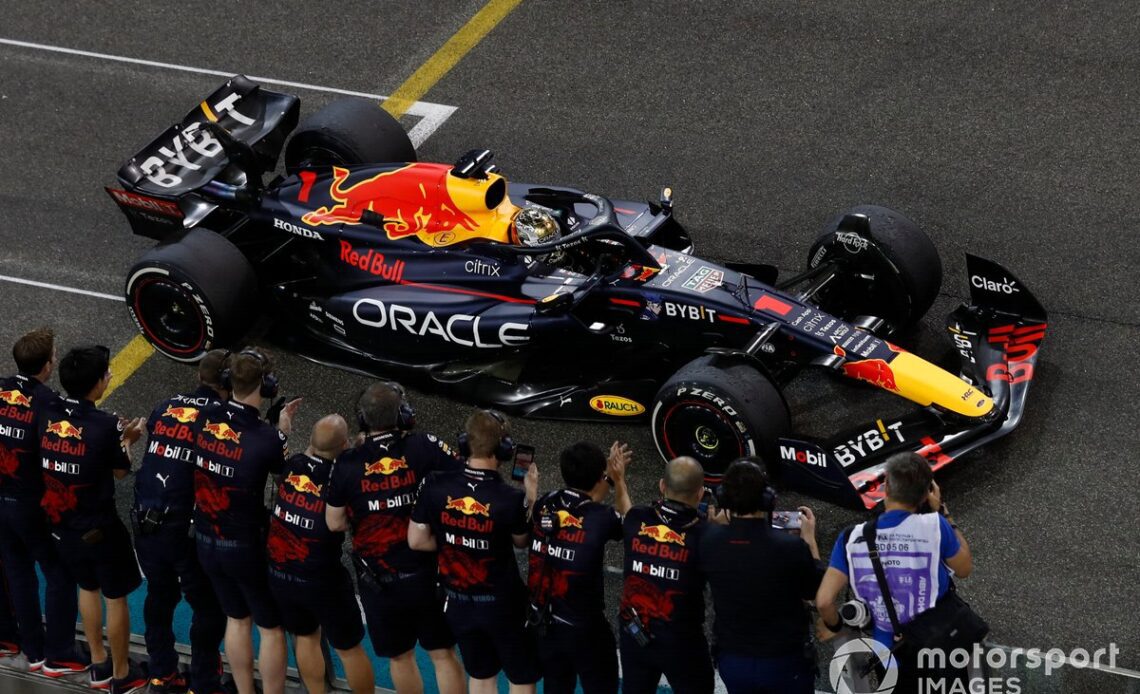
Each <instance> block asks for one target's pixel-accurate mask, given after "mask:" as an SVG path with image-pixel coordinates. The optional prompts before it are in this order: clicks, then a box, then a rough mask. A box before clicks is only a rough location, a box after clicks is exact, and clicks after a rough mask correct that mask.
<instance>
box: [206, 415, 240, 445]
mask: <svg viewBox="0 0 1140 694" xmlns="http://www.w3.org/2000/svg"><path fill="white" fill-rule="evenodd" d="M202 430H203V431H205V432H206V433H207V434H210V435H211V436H213V437H214V438H216V439H217V440H219V441H230V442H232V443H238V444H240V443H241V433H240V432H237V431H234V429H233V427H231V426H230V425H229V424H226V423H225V422H211V421H209V420H206V426H204V427H202Z"/></svg>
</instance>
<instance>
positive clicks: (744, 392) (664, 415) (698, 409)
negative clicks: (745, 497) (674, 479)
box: [651, 356, 791, 475]
mask: <svg viewBox="0 0 1140 694" xmlns="http://www.w3.org/2000/svg"><path fill="white" fill-rule="evenodd" d="M651 426H652V429H653V441H654V443H656V444H657V450H658V452H659V453H660V454H661V457H663V458H665V459H666V460H672V459H674V458H677V457H679V456H690V457H692V458H695V459H696V460H697V461H698V462H700V463H701V465H702V466H703V467H704V469H705V474H706V475H723V474H724V471H725V469H726V468H727V467H728V465H729V464H730V463H731V462H732V461H734V460H736V459H737V458H741V457H744V456H760V457H761V458H763V459H765V460H774V458H773V457H772V456H773V454H774V453H775V450H776V440H777V439H778V438H780V437H781V436H784V435H786V434H787V433H788V431H789V430H790V429H791V416H790V414H789V412H788V404H787V403H786V402H785V401H784V397H783V395H781V394H780V391H779V389H778V388H777V387H776V385H775V384H774V383H772V381H771V380H769V379H768V377H767V376H766V375H765V374H763V373H762V372H761V371H759V370H758V369H756V368H755V367H753V366H751V365H749V364H746V363H743V362H741V363H735V364H725V365H717V363H716V361H715V360H714V358H713V357H711V356H706V357H701V358H699V359H695V360H693V361H691V362H689V363H688V364H686V365H685V366H683V367H681V368H680V369H679V370H678V371H677V373H675V374H673V376H672V377H671V378H669V380H667V381H666V382H665V384H664V385H663V386H661V390H659V391H658V392H657V397H656V398H655V399H654V405H653V413H652V419H651Z"/></svg>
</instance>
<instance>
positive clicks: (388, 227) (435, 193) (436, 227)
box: [301, 164, 479, 240]
mask: <svg viewBox="0 0 1140 694" xmlns="http://www.w3.org/2000/svg"><path fill="white" fill-rule="evenodd" d="M448 170H449V167H446V166H443V165H440V164H408V165H407V166H404V167H401V168H399V169H396V170H394V171H385V172H383V173H379V174H376V175H375V176H373V177H371V178H366V179H364V180H363V181H358V182H356V183H354V184H352V185H346V182H347V181H348V176H349V171H348V169H342V168H340V167H333V182H332V185H331V186H329V195H330V196H331V197H332V199H333V200H335V201H336V204H335V205H333V206H331V207H326V206H322V207H320V208H318V209H316V210H314V211H313V212H309V213H307V214H305V215H304V216H303V217H301V221H303V222H305V223H306V224H308V225H310V226H318V225H321V224H329V225H333V224H360V223H361V215H363V214H364V212H365V211H371V212H375V213H376V214H378V215H380V216H381V217H383V218H384V224H383V228H384V232H385V233H387V234H388V238H390V239H392V240H396V239H402V238H404V237H407V236H414V235H416V234H418V233H420V232H427V233H429V234H439V233H444V232H451V231H455V230H466V231H474V230H475V229H476V227H478V226H479V224H478V222H476V221H475V220H474V219H472V218H471V217H470V216H469V215H467V214H466V213H464V212H462V211H460V209H459V208H458V206H457V205H456V204H455V202H454V201H453V200H452V199H451V195H450V194H449V193H448V192H447V186H446V183H445V181H446V178H445V176H446V172H447V171H448ZM441 174H443V177H441ZM441 178H443V180H441Z"/></svg>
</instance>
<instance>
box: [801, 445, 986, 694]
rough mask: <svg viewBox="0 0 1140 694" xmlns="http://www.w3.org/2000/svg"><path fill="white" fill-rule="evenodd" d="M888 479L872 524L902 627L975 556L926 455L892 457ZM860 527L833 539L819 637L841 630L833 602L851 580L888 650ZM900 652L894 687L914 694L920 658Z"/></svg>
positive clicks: (885, 617)
mask: <svg viewBox="0 0 1140 694" xmlns="http://www.w3.org/2000/svg"><path fill="white" fill-rule="evenodd" d="M885 484H886V503H885V506H884V511H883V513H882V515H880V516H879V517H878V518H877V519H876V520H875V521H871V522H873V523H875V524H876V533H877V535H876V545H877V546H878V548H879V555H880V558H881V563H882V566H883V571H884V573H885V575H886V580H887V585H888V587H889V590H890V593H891V597H892V602H893V604H894V606H895V609H896V611H897V616H898V621H899V623H900V624H904V625H905V624H906V623H907V622H909V621H911V620H912V619H914V618H915V616H917V615H918V614H920V613H922V612H925V611H926V610H929V609H931V608H932V607H934V606H935V605H936V604H937V601H938V600H940V599H941V598H943V596H945V595H946V593H947V591H948V590H951V572H953V575H954V576H957V577H959V578H965V577H966V576H969V575H970V573H971V572H972V571H973V568H974V560H973V556H972V555H971V554H970V546H969V544H967V542H966V538H965V537H964V536H963V535H962V531H961V530H959V529H958V526H957V525H955V524H954V519H953V518H951V517H950V513H949V511H948V510H947V508H946V505H945V504H943V503H942V492H941V490H940V489H939V488H938V484H937V483H935V482H934V475H933V473H932V472H931V470H930V463H929V462H927V460H926V459H925V458H923V457H921V456H919V455H917V454H914V453H898V454H896V455H893V456H891V457H890V458H888V460H887V470H886V481H885ZM920 509H922V510H921V511H920ZM865 526H866V523H860V524H858V525H856V526H855V527H854V528H852V529H849V530H847V531H845V532H843V533H841V534H840V536H839V539H838V540H837V541H836V543H835V549H834V550H833V551H832V553H831V566H830V567H829V568H828V569H827V573H826V574H825V575H824V578H823V583H822V584H821V585H820V587H819V592H818V593H817V594H816V599H815V601H816V607H817V608H818V609H819V614H820V627H821V628H820V636H821V637H822V638H824V639H829V638H831V637H833V636H834V635H835V633H836V632H838V631H839V630H840V629H841V628H842V627H843V623H842V621H841V620H840V619H839V611H838V609H837V607H836V601H837V599H838V598H839V595H840V593H842V592H843V590H844V588H846V587H847V586H848V584H850V585H851V589H852V591H853V592H854V594H855V597H856V599H858V600H859V601H861V602H863V603H864V604H866V605H868V606H869V607H870V612H871V614H872V615H873V618H874V637H875V640H876V641H878V642H879V643H881V644H883V645H884V646H886V647H887V648H892V647H894V646H895V634H894V629H893V627H892V625H891V619H890V616H889V613H888V611H887V608H886V605H885V603H884V601H883V596H882V593H881V591H880V589H879V583H878V580H877V578H876V576H875V570H874V567H873V564H872V562H871V560H870V558H869V557H870V555H869V552H868V549H867V542H866V540H865V538H864V527H865ZM932 596H933V598H934V599H933V600H932V599H931V597H932ZM897 655H900V657H899V658H898V666H899V686H898V687H897V688H896V692H904V691H908V689H907V688H909V690H911V691H913V689H914V688H915V687H916V686H917V684H916V677H917V673H916V668H917V663H916V662H914V660H913V658H910V657H908V656H907V655H906V654H897Z"/></svg>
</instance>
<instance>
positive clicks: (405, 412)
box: [356, 381, 416, 432]
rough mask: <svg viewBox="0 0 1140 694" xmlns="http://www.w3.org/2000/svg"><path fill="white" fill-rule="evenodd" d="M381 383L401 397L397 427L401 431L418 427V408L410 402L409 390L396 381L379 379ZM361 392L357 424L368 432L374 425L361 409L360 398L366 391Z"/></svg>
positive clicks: (357, 408)
mask: <svg viewBox="0 0 1140 694" xmlns="http://www.w3.org/2000/svg"><path fill="white" fill-rule="evenodd" d="M378 383H379V384H380V385H383V386H384V387H386V388H388V389H390V390H391V391H392V392H393V393H395V394H396V395H397V397H399V398H400V405H399V409H398V410H397V411H396V428H397V429H399V430H400V431H411V430H412V429H415V428H416V408H414V407H412V404H411V403H410V402H408V397H407V392H406V391H405V390H404V387H403V386H402V385H400V384H399V383H396V382H395V381H378ZM366 392H368V391H367V390H365V391H362V392H361V393H360V397H358V398H357V399H356V425H357V426H358V427H360V430H361V431H364V432H367V431H369V430H371V428H372V427H370V426H368V422H367V421H365V419H364V412H363V411H362V410H361V409H360V400H361V399H362V398H363V397H364V393H366Z"/></svg>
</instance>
